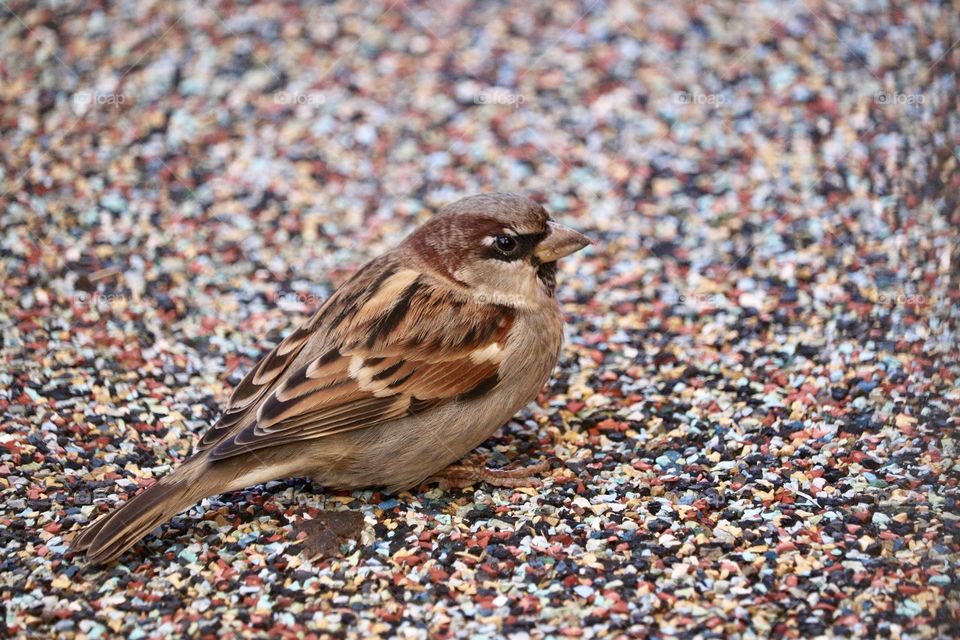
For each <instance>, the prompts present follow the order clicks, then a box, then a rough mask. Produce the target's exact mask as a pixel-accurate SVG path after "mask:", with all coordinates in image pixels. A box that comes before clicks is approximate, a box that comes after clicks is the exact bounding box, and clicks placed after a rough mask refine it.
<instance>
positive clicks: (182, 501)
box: [71, 463, 223, 564]
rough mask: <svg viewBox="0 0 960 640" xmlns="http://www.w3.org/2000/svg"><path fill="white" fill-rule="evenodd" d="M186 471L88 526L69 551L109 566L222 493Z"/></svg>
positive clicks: (182, 470) (161, 482)
mask: <svg viewBox="0 0 960 640" xmlns="http://www.w3.org/2000/svg"><path fill="white" fill-rule="evenodd" d="M189 471H190V465H189V463H188V464H187V465H184V467H181V468H180V469H178V470H177V471H175V472H174V473H173V474H171V475H169V476H167V477H166V478H163V479H162V480H161V481H160V482H158V483H157V484H155V485H153V486H151V487H148V488H147V489H146V490H144V491H142V492H140V493H139V494H137V495H136V496H134V497H133V498H131V499H130V500H128V501H127V502H126V503H125V504H124V505H123V506H121V507H120V508H118V509H116V510H114V511H112V512H111V513H109V514H107V515H105V516H103V517H102V518H100V519H99V520H97V521H96V522H94V523H92V524H90V525H88V526H87V527H86V528H85V529H84V530H83V531H81V532H80V533H79V534H77V536H76V538H74V540H73V542H72V543H71V547H72V548H73V549H74V550H75V551H85V552H86V555H87V561H88V562H90V563H92V564H102V563H106V562H110V561H112V560H115V559H116V558H117V557H119V556H120V555H121V554H123V552H124V551H126V550H127V549H129V548H130V547H132V546H133V545H135V544H136V543H137V542H138V541H139V540H140V539H141V538H143V537H144V536H145V535H147V534H148V533H150V531H152V530H153V529H154V528H155V527H157V526H158V525H160V524H162V523H163V522H166V521H167V520H169V519H170V518H172V517H173V516H175V515H176V514H177V513H179V512H180V511H182V510H184V509H185V508H187V507H189V506H190V505H192V504H195V503H196V502H198V501H199V500H201V499H202V498H205V497H207V496H208V495H211V494H213V493H218V492H219V491H221V490H223V488H219V489H218V488H216V487H215V486H212V485H211V483H210V482H207V481H201V482H195V481H194V478H193V477H192V476H193V475H194V474H192V473H189ZM205 480H207V479H205Z"/></svg>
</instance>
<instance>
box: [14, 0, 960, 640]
mask: <svg viewBox="0 0 960 640" xmlns="http://www.w3.org/2000/svg"><path fill="white" fill-rule="evenodd" d="M0 14H2V22H0V26H2V35H0V79H2V80H0V130H2V136H0V193H2V194H3V195H2V197H0V199H2V213H0V215H2V218H0V221H2V233H0V274H2V285H0V286H2V294H3V295H2V300H0V328H2V344H0V347H2V363H3V364H2V368H0V412H2V416H3V422H2V430H0V495H2V504H0V551H2V555H0V636H3V637H10V636H16V637H50V636H52V635H56V636H61V637H71V636H75V637H84V638H104V637H114V636H116V637H126V638H132V639H137V638H168V637H178V636H185V635H191V636H197V637H211V638H212V637H215V636H217V637H224V638H230V637H238V638H239V637H250V636H267V635H269V636H274V637H290V638H294V637H298V638H299V637H319V636H325V635H328V634H333V635H336V636H344V637H363V638H367V637H382V636H389V635H396V636H400V637H405V638H423V637H440V638H442V637H463V638H467V637H478V638H483V637H498V636H500V637H504V636H505V637H509V638H516V639H522V638H527V637H534V638H541V637H549V638H559V637H583V638H592V637H603V636H617V635H620V636H622V637H637V638H644V637H683V638H692V637H704V638H708V637H721V636H731V635H739V636H743V637H770V636H777V637H785V638H812V637H819V636H844V637H888V638H937V637H941V638H946V637H955V636H956V635H957V634H958V633H960V631H958V630H960V597H958V591H957V586H958V575H957V566H958V560H960V538H958V536H960V531H958V526H960V508H958V504H957V501H958V488H957V485H958V480H960V474H958V473H957V466H958V464H960V462H958V455H960V453H958V446H960V444H958V429H957V427H958V423H960V390H958V376H960V350H958V343H957V339H958V331H960V326H958V324H960V320H958V318H960V259H958V254H960V246H958V244H957V242H958V228H960V206H958V193H960V171H958V164H960V117H958V95H957V79H958V71H960V42H958V40H960V18H958V14H957V11H956V8H955V6H954V7H951V6H950V4H949V3H937V2H893V3H882V2H867V1H864V2H852V3H830V2H821V1H815V0H799V1H797V2H780V1H778V0H770V1H765V2H751V3H739V2H733V1H732V0H727V1H721V2H676V3H662V2H639V3H635V2H626V1H622V0H609V1H602V0H593V1H589V2H582V3H576V2H565V1H559V2H545V3H521V4H517V5H514V4H510V3H493V2H480V3H473V2H431V3H429V4H427V3H412V2H411V3H406V2H404V0H395V1H391V2H387V3H383V2H359V1H353V2H351V1H337V2H332V3H323V4H317V5H314V4H312V3H307V2H304V3H302V5H301V4H297V3H295V2H255V3H243V2H239V3H238V2H213V3H197V2H192V1H186V0H181V1H171V2H157V3H138V2H129V3H120V4H118V5H117V6H112V7H104V6H102V5H101V3H93V2H79V3H34V2H28V1H19V2H13V1H9V2H8V1H7V0H3V1H2V2H0ZM491 189H497V190H519V191H525V192H527V193H532V194H538V195H539V197H542V198H543V201H544V202H545V203H546V204H547V205H548V207H549V208H550V209H551V210H552V211H553V212H555V215H556V217H557V218H559V219H560V220H562V221H564V222H566V223H569V224H571V225H573V226H576V227H578V228H580V229H583V230H585V231H586V232H587V233H589V234H590V235H591V236H592V237H593V238H594V239H595V240H596V244H595V245H594V246H593V247H592V248H591V249H589V250H587V251H585V252H582V253H580V254H577V256H575V257H573V258H572V259H570V260H568V261H567V262H566V263H565V264H564V265H563V267H562V271H561V274H560V280H561V282H562V286H561V288H560V296H561V298H562V302H563V306H564V310H565V312H566V315H567V318H568V321H569V339H568V344H567V346H566V348H565V351H564V354H563V357H562V361H561V365H560V366H559V367H558V369H557V371H556V373H555V375H554V377H553V380H552V381H551V383H550V385H549V387H548V388H547V389H546V390H545V391H544V392H543V394H542V396H541V398H540V400H539V402H538V403H537V404H536V406H531V407H530V408H529V409H528V410H525V411H524V412H523V413H522V414H520V415H519V416H518V417H517V419H516V421H515V422H513V423H511V424H509V425H507V426H505V427H504V428H503V429H502V430H501V431H500V432H498V433H497V435H496V436H495V437H494V438H493V439H491V440H490V441H489V442H487V443H486V445H485V447H484V448H483V450H482V451H481V452H480V453H479V455H478V459H480V458H483V457H486V458H487V459H489V460H490V462H491V463H492V464H494V465H507V464H513V463H520V462H524V461H537V460H543V459H548V460H551V461H552V467H553V468H552V470H551V471H550V472H548V473H547V474H546V475H545V481H544V486H543V487H542V488H540V489H537V490H532V489H531V490H524V489H518V490H506V489H494V488H491V487H489V486H486V485H478V486H475V487H473V488H468V489H463V490H454V491H441V490H440V489H438V488H424V489H421V490H419V491H414V492H405V493H401V494H398V495H387V494H384V493H382V492H378V491H365V492H357V493H336V492H324V491H323V490H321V489H319V488H317V487H314V486H313V485H311V484H310V483H309V481H307V480H305V479H293V480H289V481H284V482H275V483H271V484H268V485H266V486H260V487H251V488H250V489H249V490H247V491H243V492H238V493H235V494H230V495H222V496H218V497H215V498H212V499H209V500H206V501H204V502H203V503H202V504H201V505H197V506H196V507H194V508H192V509H190V510H189V511H187V512H184V513H183V514H181V515H180V516H178V517H176V518H175V519H174V520H173V521H172V522H171V523H170V524H169V525H167V526H165V527H163V528H161V529H160V530H159V531H160V533H161V535H160V536H159V537H158V536H156V535H151V536H148V537H147V538H146V539H145V540H144V542H143V543H142V544H140V545H138V546H137V547H135V548H134V550H133V551H132V552H131V553H129V554H127V555H126V556H125V557H124V559H123V561H122V562H121V563H119V564H115V565H113V566H108V567H105V568H89V567H87V566H86V565H85V564H84V562H83V561H82V559H81V558H77V557H74V556H73V554H72V553H71V552H70V551H69V550H68V545H69V541H70V540H71V538H72V537H73V535H74V534H75V532H76V531H77V530H78V529H79V528H80V527H81V526H82V525H83V524H84V523H87V522H89V521H91V520H92V519H94V518H95V517H96V516H97V515H98V514H100V513H102V512H105V511H106V510H107V509H108V508H109V506H110V505H112V504H115V503H117V502H118V501H120V500H122V499H123V497H124V496H125V495H126V494H127V493H128V492H131V491H134V490H135V489H136V488H137V487H138V486H140V485H142V484H144V483H147V482H150V481H152V479H154V478H156V477H158V476H161V475H162V474H164V473H166V472H167V471H168V470H169V469H170V468H171V466H172V465H174V464H176V463H177V461H179V460H181V459H183V458H184V457H185V456H187V455H188V453H189V451H190V449H191V446H192V444H193V442H194V441H195V440H196V438H197V435H198V434H199V433H201V432H202V431H203V430H204V428H205V427H206V426H207V425H209V424H210V423H211V421H212V420H213V419H214V418H215V417H216V415H217V411H218V408H219V407H220V406H222V403H223V401H224V400H225V398H226V397H227V395H228V393H229V390H230V388H231V386H232V385H234V384H236V383H237V382H238V381H239V379H240V377H241V376H242V374H243V373H244V372H245V371H246V370H247V369H248V368H249V366H250V365H251V363H253V362H254V361H255V360H256V358H257V357H258V356H260V355H261V354H263V353H264V352H265V351H266V350H267V349H268V348H269V347H270V346H271V345H273V344H275V343H276V342H277V341H278V340H279V339H280V338H281V337H282V336H283V335H284V334H285V332H287V331H290V330H291V329H292V328H293V327H294V326H295V325H296V324H297V323H298V322H299V321H301V320H302V319H303V318H304V317H305V316H306V315H307V314H309V313H310V311H311V310H312V309H313V308H314V307H316V305H317V304H318V303H319V301H320V300H322V299H323V298H324V297H325V296H327V295H328V294H329V292H330V291H331V288H332V287H333V286H335V285H336V284H337V283H338V282H341V281H342V280H343V279H344V278H345V277H346V276H347V275H348V274H349V273H350V272H351V270H352V269H354V268H355V267H356V266H357V265H359V264H360V263H362V262H363V261H364V260H366V259H368V258H369V257H371V256H373V255H376V254H378V253H380V252H381V251H383V250H384V249H385V248H386V247H388V246H390V245H392V244H393V243H395V242H396V241H397V240H398V239H399V238H400V237H402V236H403V234H405V233H407V232H408V231H410V230H411V229H412V228H414V226H415V225H416V224H418V223H419V222H421V221H423V220H424V219H426V217H427V216H428V215H429V211H430V210H431V209H433V208H435V207H437V206H439V205H441V204H443V203H445V202H448V201H450V200H453V199H455V198H458V197H460V196H463V195H467V194H471V193H475V192H478V191H483V190H491ZM331 512H333V513H331ZM350 512H353V514H354V515H351V513H350ZM356 514H359V515H356Z"/></svg>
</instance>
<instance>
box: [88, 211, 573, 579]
mask: <svg viewBox="0 0 960 640" xmlns="http://www.w3.org/2000/svg"><path fill="white" fill-rule="evenodd" d="M588 244H590V241H589V240H588V239H587V238H586V237H585V236H584V235H582V234H580V233H578V232H577V231H574V230H573V229H570V228H569V227H566V226H564V225H561V224H558V223H557V222H554V221H552V220H551V219H550V216H549V215H548V213H547V211H546V210H545V209H544V208H543V207H542V206H541V205H539V204H538V203H536V202H534V201H533V200H531V199H529V198H526V197H524V196H522V195H518V194H512V193H486V194H481V195H475V196H471V197H468V198H464V199H462V200H459V201H457V202H454V203H452V204H449V205H447V206H445V207H443V208H441V209H440V211H439V212H438V213H437V214H436V215H435V216H434V217H432V218H431V219H430V220H429V221H428V222H426V223H425V224H424V225H423V226H421V227H420V228H418V229H417V230H416V231H414V232H413V233H412V234H411V235H410V236H408V237H407V238H406V239H404V240H403V242H401V243H400V244H399V245H398V246H396V247H395V248H393V249H392V250H390V251H388V252H387V253H385V254H384V255H381V256H380V257H378V258H375V259H373V260H372V261H370V262H368V263H367V264H366V265H364V266H363V267H362V268H361V269H360V270H359V271H357V272H356V273H355V274H354V275H353V276H352V277H351V278H350V279H349V280H347V282H346V283H344V284H343V285H342V286H340V287H339V288H338V289H337V290H336V291H335V292H334V293H333V294H332V295H331V296H330V297H329V298H328V299H327V300H326V301H325V302H324V303H323V304H322V305H321V306H320V308H319V309H317V311H316V312H315V313H314V314H313V315H312V316H311V317H310V319H309V320H308V321H307V322H306V323H305V324H303V325H302V326H300V327H299V328H297V329H296V330H295V331H293V332H292V333H290V334H289V335H288V336H286V337H285V338H284V339H283V340H282V341H281V342H280V343H279V344H278V345H277V346H276V347H274V349H273V350H272V351H270V352H269V353H268V354H267V355H266V356H265V357H264V358H262V359H261V360H260V361H259V362H257V364H256V365H255V366H254V367H253V369H252V370H250V371H249V373H247V375H246V377H244V378H243V380H242V381H241V382H240V384H239V385H238V386H237V387H236V388H235V389H234V391H233V393H232V395H231V397H230V399H229V401H228V403H227V406H226V408H225V410H224V411H223V413H222V415H221V416H220V417H219V419H218V421H217V422H216V423H215V424H214V425H213V426H212V427H211V428H210V429H209V430H208V431H207V432H206V433H205V434H204V435H203V437H202V438H201V439H200V440H199V442H198V444H197V445H196V447H195V451H194V452H193V454H192V455H191V456H190V457H189V458H188V459H186V460H185V461H184V462H183V463H182V464H181V465H180V466H178V467H177V468H176V469H175V470H174V471H173V472H171V473H170V474H168V475H167V476H165V477H163V478H162V479H160V480H159V481H158V482H157V483H155V484H153V485H151V486H149V487H148V488H146V489H145V490H143V491H141V492H140V493H138V494H137V495H136V496H134V497H132V498H131V499H129V500H128V501H127V502H126V503H124V504H123V505H122V506H121V507H119V508H118V509H116V510H114V511H112V512H111V513H108V514H107V515H105V516H103V517H101V518H100V519H98V520H97V521H95V522H94V523H92V524H90V525H88V526H87V527H86V528H84V529H83V530H82V531H80V532H79V533H78V534H77V535H76V537H75V538H74V540H73V542H72V548H73V549H74V550H76V551H79V552H85V553H86V558H87V560H88V561H89V562H90V563H92V564H100V563H106V562H110V561H112V560H114V559H116V558H117V557H118V556H120V555H121V554H123V553H124V552H125V551H126V550H128V549H129V548H130V547H132V546H133V545H134V544H136V543H137V541H139V540H140V539H141V538H143V537H144V536H145V535H146V534H148V533H149V532H150V531H152V530H153V529H154V528H155V527H157V526H158V525H160V524H162V523H163V522H165V521H167V520H169V519H170V518H172V517H173V516H174V515H176V514H177V513H179V512H180V511H182V510H183V509H185V508H187V507H189V506H191V505H193V504H195V503H196V502H198V501H200V500H201V499H203V498H205V497H208V496H211V495H215V494H219V493H225V492H230V491H236V490H240V489H243V488H245V487H249V486H251V485H256V484H262V483H265V482H268V481H270V480H276V479H283V478H289V477H299V476H307V477H311V478H313V480H314V481H315V482H317V483H318V484H319V485H322V486H326V487H331V488H339V489H356V488H361V487H372V486H379V487H385V488H386V489H387V490H388V491H399V490H402V489H409V488H411V487H414V486H416V485H418V484H421V483H423V482H424V481H426V480H428V479H434V478H436V479H439V480H440V481H444V479H446V480H447V481H448V482H449V483H450V485H449V486H456V485H457V484H460V483H464V482H466V483H467V484H469V483H471V482H473V481H477V480H484V481H488V482H492V483H498V482H499V483H501V484H502V485H503V486H517V485H516V483H517V482H518V481H519V480H518V478H520V474H518V472H517V470H509V471H508V470H494V469H487V468H485V467H467V466H463V465H456V464H454V463H456V462H457V461H458V460H460V459H461V458H463V457H464V456H465V455H466V454H467V453H469V452H470V451H471V450H473V449H474V448H475V447H477V446H478V445H480V444H481V443H482V442H483V441H484V440H486V439H487V438H489V437H490V436H491V435H492V434H493V432H494V431H496V430H497V429H498V428H499V427H500V426H502V425H503V424H504V423H506V422H507V421H509V420H510V418H511V417H513V415H514V414H515V413H516V412H517V411H518V410H519V409H520V408H522V407H523V406H525V405H526V404H528V403H529V402H531V401H532V400H533V399H535V398H536V396H537V393H538V392H539V391H540V389H541V388H542V387H543V385H544V384H545V383H546V381H547V378H548V377H549V375H550V372H551V370H552V369H553V367H554V366H555V365H556V362H557V359H558V357H559V354H560V347H561V343H562V341H563V320H562V317H561V315H560V308H559V304H558V302H557V299H556V273H557V260H559V259H560V258H563V257H564V256H568V255H570V254H571V253H573V252H575V251H578V250H580V249H582V248H583V247H585V246H587V245H588ZM451 465H452V466H451ZM541 468H543V467H541ZM445 471H446V475H444V472H445ZM520 471H525V470H520ZM528 475H529V474H528ZM461 486H462V484H461Z"/></svg>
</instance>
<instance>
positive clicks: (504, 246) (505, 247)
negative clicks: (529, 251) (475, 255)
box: [493, 236, 517, 254]
mask: <svg viewBox="0 0 960 640" xmlns="http://www.w3.org/2000/svg"><path fill="white" fill-rule="evenodd" d="M493 246H495V247H496V248H497V251H499V252H500V253H505V254H506V253H510V252H512V251H513V250H514V249H516V248H517V241H516V240H515V239H514V238H513V237H512V236H497V237H496V238H494V239H493Z"/></svg>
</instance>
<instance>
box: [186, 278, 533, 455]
mask: <svg viewBox="0 0 960 640" xmlns="http://www.w3.org/2000/svg"><path fill="white" fill-rule="evenodd" d="M361 281H362V278H361ZM348 284H350V283H348ZM340 294H341V292H340V291H338V294H337V295H340ZM335 297H336V296H335ZM330 303H334V304H333V305H332V306H329V307H328V305H329V304H330ZM328 305H324V307H323V308H321V309H320V311H318V313H317V315H316V316H315V317H314V318H312V319H311V322H310V323H308V325H307V326H310V325H313V328H312V329H306V328H304V329H300V330H298V331H297V332H294V333H293V334H291V335H290V336H289V337H288V338H287V339H286V340H284V342H281V343H280V345H278V346H277V348H276V349H274V351H273V352H271V353H270V354H269V355H268V356H267V357H266V358H264V360H263V361H261V362H260V363H259V364H258V365H257V366H256V367H255V368H254V370H253V371H252V372H251V374H250V375H248V376H247V378H245V379H244V381H243V382H242V383H241V384H240V386H238V387H237V390H236V392H235V393H234V398H231V402H230V406H229V407H228V409H227V412H226V413H225V414H224V418H226V419H227V421H226V422H225V421H224V420H223V419H221V423H223V424H222V425H221V424H220V423H218V425H216V427H215V429H214V430H212V431H219V433H218V434H213V433H211V434H208V435H207V436H205V438H204V441H202V442H201V445H202V446H203V447H204V449H209V450H210V451H209V454H208V455H209V457H210V459H211V460H220V459H224V458H229V457H232V456H235V455H238V454H241V453H244V452H248V451H255V450H257V449H262V448H265V447H273V446H277V445H282V444H289V443H292V442H299V441H303V440H309V439H316V438H322V437H324V436H328V435H331V434H334V433H341V432H344V431H351V430H354V429H361V428H365V427H369V426H373V425H377V424H382V423H384V422H388V421H390V420H395V419H398V418H402V417H405V416H411V415H415V414H417V413H420V412H423V411H425V410H427V409H429V408H431V407H434V406H437V405H439V404H442V403H445V402H450V401H453V400H457V399H461V400H462V399H467V398H470V397H474V396H476V395H479V394H481V393H484V392H486V391H488V390H490V389H492V388H493V387H494V386H496V384H497V383H498V372H499V369H500V363H501V361H502V358H503V353H504V348H505V345H506V340H507V335H508V334H509V331H510V327H511V326H512V324H513V321H514V314H513V311H512V310H511V309H510V308H509V307H505V306H501V305H496V304H486V303H480V302H476V301H473V300H470V299H467V298H459V299H456V300H451V298H450V291H449V289H446V288H444V287H443V286H442V285H439V284H438V283H437V281H435V280H433V279H432V278H430V277H427V276H424V275H423V274H422V273H420V272H418V271H416V270H414V269H410V268H406V267H403V266H399V265H398V266H395V267H390V268H386V269H384V270H383V271H382V272H379V273H378V274H377V275H376V277H375V278H373V279H368V280H367V281H366V283H365V284H364V283H363V282H361V283H359V284H358V285H355V286H346V287H345V288H344V289H343V295H342V297H341V298H340V302H339V303H337V302H335V300H334V298H331V300H330V301H329V302H328ZM325 311H326V312H325ZM311 336H321V337H322V340H321V341H319V342H316V343H314V342H313V341H312V340H311ZM287 340H289V341H290V342H289V344H288V345H287V346H286V347H285V346H284V345H285V343H287ZM308 342H309V343H310V346H306V347H305V345H306V344H307V343H308ZM321 343H322V345H323V347H322V350H317V349H316V346H317V344H321ZM297 350H300V351H297ZM314 351H316V352H317V353H318V355H315V356H312V357H310V358H306V359H305V358H302V357H300V358H296V353H295V352H298V353H303V352H314ZM294 360H296V362H294ZM249 411H253V412H255V419H253V420H242V419H241V418H242V417H243V415H246V412H249Z"/></svg>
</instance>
